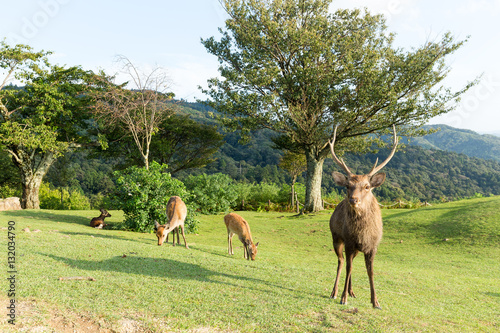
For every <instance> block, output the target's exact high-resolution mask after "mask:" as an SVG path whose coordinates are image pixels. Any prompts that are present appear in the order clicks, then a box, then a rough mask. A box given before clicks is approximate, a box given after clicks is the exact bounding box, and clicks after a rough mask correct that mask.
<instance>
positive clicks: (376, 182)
mask: <svg viewBox="0 0 500 333" xmlns="http://www.w3.org/2000/svg"><path fill="white" fill-rule="evenodd" d="M384 181H385V173H383V172H381V173H377V174H375V175H373V176H372V178H370V186H371V187H379V186H380V185H382V184H383V183H384Z"/></svg>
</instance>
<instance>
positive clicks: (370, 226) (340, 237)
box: [328, 126, 398, 309]
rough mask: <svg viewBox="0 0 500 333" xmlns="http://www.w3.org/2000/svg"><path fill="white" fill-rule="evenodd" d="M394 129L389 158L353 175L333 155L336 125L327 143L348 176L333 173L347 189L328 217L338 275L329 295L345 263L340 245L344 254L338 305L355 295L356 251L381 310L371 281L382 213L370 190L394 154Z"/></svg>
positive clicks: (379, 181)
mask: <svg viewBox="0 0 500 333" xmlns="http://www.w3.org/2000/svg"><path fill="white" fill-rule="evenodd" d="M393 129H394V143H393V148H392V151H391V153H390V154H389V157H387V159H386V160H385V161H384V162H383V163H382V164H380V165H379V166H377V162H378V159H377V160H376V161H375V165H374V166H373V168H372V169H371V170H370V172H369V173H368V174H366V175H355V174H353V173H352V172H351V171H350V170H349V168H348V167H347V165H346V164H345V163H344V161H343V160H342V159H339V158H338V157H337V156H336V155H335V151H334V148H333V147H334V144H335V137H336V135H337V127H335V131H334V134H333V141H332V142H330V141H329V142H328V143H329V144H330V149H331V152H332V156H333V159H334V160H335V162H337V164H338V165H339V166H340V167H341V168H342V169H343V170H344V171H345V172H346V173H347V177H346V176H344V175H343V174H341V173H339V172H334V173H333V179H334V180H335V183H337V185H339V186H344V187H346V189H347V197H346V198H345V199H344V200H343V201H342V202H341V203H340V204H339V205H338V206H337V208H335V211H334V212H333V214H332V217H331V218H330V230H331V232H332V238H333V247H334V250H335V253H336V254H337V257H338V266H337V277H336V278H335V284H334V286H333V290H332V294H331V296H330V297H331V298H336V297H337V292H338V283H339V277H340V273H341V271H342V265H343V263H344V256H343V253H342V251H343V248H344V247H345V254H346V259H347V262H346V271H347V273H346V279H345V285H344V291H343V293H342V298H341V300H340V304H346V303H347V294H349V296H351V297H356V296H355V295H354V292H353V291H352V281H351V271H352V261H353V259H354V257H356V255H357V254H358V252H359V251H361V252H363V253H364V255H365V264H366V270H367V273H368V279H369V281H370V293H371V303H372V304H373V307H374V308H378V309H380V304H379V303H378V300H377V295H376V294H375V288H374V284H373V259H374V258H375V254H376V253H377V247H378V245H379V243H380V240H381V239H382V215H381V213H380V208H379V206H378V202H377V199H376V198H375V196H374V195H373V193H372V189H373V188H375V187H378V186H380V185H382V183H383V182H384V180H385V173H379V174H377V172H378V171H380V169H382V168H383V167H384V166H385V165H386V164H387V163H388V162H389V161H390V160H391V158H392V156H394V153H395V151H396V147H397V144H398V139H397V136H396V127H395V126H393Z"/></svg>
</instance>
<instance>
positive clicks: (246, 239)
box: [224, 213, 259, 260]
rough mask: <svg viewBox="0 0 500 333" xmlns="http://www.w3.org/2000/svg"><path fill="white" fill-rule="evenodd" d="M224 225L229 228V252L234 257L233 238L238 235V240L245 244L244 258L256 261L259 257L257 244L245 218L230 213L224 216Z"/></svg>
mask: <svg viewBox="0 0 500 333" xmlns="http://www.w3.org/2000/svg"><path fill="white" fill-rule="evenodd" d="M224 223H225V224H226V228H227V252H228V253H229V254H230V255H233V254H234V252H233V236H234V235H235V234H236V235H238V238H239V239H240V241H241V242H242V243H243V251H244V252H243V256H244V257H245V259H247V260H249V259H252V260H255V256H256V255H257V246H259V243H258V242H257V244H254V243H253V240H252V233H251V232H250V226H249V225H248V222H247V221H245V219H244V218H243V217H241V216H240V215H238V214H236V213H230V214H227V215H226V216H224Z"/></svg>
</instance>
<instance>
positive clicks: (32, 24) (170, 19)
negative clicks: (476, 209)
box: [0, 0, 500, 133]
mask: <svg viewBox="0 0 500 333" xmlns="http://www.w3.org/2000/svg"><path fill="white" fill-rule="evenodd" d="M354 7H367V8H368V10H369V11H371V12H373V13H382V14H384V15H385V16H386V17H387V22H388V26H389V30H390V31H392V32H395V33H396V34H397V38H396V43H397V45H398V46H401V47H406V48H410V47H412V46H413V47H417V46H420V45H422V44H423V43H424V42H425V41H427V40H429V39H430V40H433V39H436V38H439V36H440V35H442V34H443V33H445V32H447V31H451V32H452V33H453V34H454V35H455V36H456V37H457V38H458V39H465V38H466V37H467V36H470V37H469V41H468V42H467V43H466V44H465V46H463V47H462V48H461V49H460V50H459V51H458V52H456V53H455V54H454V55H453V56H452V57H450V59H449V61H448V65H449V66H450V68H451V71H450V74H449V77H448V78H447V81H446V85H447V86H450V87H453V88H457V89H458V88H460V87H461V86H463V85H465V84H466V82H467V81H468V80H473V79H474V78H475V77H477V76H479V75H482V80H481V83H480V84H478V85H477V86H476V87H474V88H472V89H471V91H470V92H468V93H467V95H465V96H464V97H463V99H462V102H461V103H460V105H458V107H457V110H456V111H454V112H452V113H449V114H447V115H445V116H442V117H440V118H438V119H433V120H432V121H431V123H444V124H448V125H451V126H454V127H458V128H467V129H472V130H475V131H478V132H480V133H493V132H497V133H500V125H499V124H500V110H499V109H500V62H499V61H498V55H499V54H500V23H499V22H500V0H475V1H473V0H457V1H451V0H444V1H427V0H419V1H417V0H339V1H333V6H332V10H334V9H335V8H354ZM224 20H225V13H224V11H223V10H222V9H221V8H220V5H219V2H218V0H182V1H178V0H176V1H158V0H157V1H155V0H142V1H130V0H122V1H109V0H108V1H106V0H99V1H97V0H86V1H83V0H21V1H9V2H5V3H4V4H2V11H1V12H0V38H1V37H6V38H7V42H9V43H11V44H14V43H25V44H29V45H30V46H32V47H33V48H35V49H36V50H40V49H44V50H50V51H53V52H54V55H53V56H52V61H53V62H56V63H59V64H66V65H69V66H72V65H81V66H82V67H84V68H85V69H92V70H97V69H104V70H106V71H107V72H109V73H115V72H116V71H117V70H118V69H117V66H116V64H115V63H114V59H115V56H116V55H124V56H127V57H128V58H129V59H131V61H132V62H134V63H135V64H138V65H139V66H141V67H142V68H145V69H146V70H147V69H148V68H152V67H154V66H161V67H163V68H165V69H166V70H167V72H168V74H169V76H170V78H171V80H172V82H173V85H172V91H173V92H174V93H175V94H176V97H177V98H184V99H187V100H189V101H192V100H194V99H195V98H202V99H203V98H204V96H203V94H202V93H201V92H200V90H199V89H198V86H205V85H206V81H207V79H209V78H210V77H214V76H217V75H218V72H217V67H218V62H217V60H216V59H215V57H213V56H212V55H210V54H208V53H207V52H206V50H205V49H204V47H203V46H202V45H201V43H200V38H207V37H210V36H218V30H217V29H218V27H223V26H224Z"/></svg>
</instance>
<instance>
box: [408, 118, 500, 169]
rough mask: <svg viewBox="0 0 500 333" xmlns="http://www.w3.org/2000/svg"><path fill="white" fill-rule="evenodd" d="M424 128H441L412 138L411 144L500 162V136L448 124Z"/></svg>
mask: <svg viewBox="0 0 500 333" xmlns="http://www.w3.org/2000/svg"><path fill="white" fill-rule="evenodd" d="M424 128H425V129H431V128H432V129H436V128H440V130H439V131H438V132H436V133H433V134H429V135H426V136H424V137H420V138H412V139H411V141H410V144H412V145H418V146H421V147H423V148H427V149H430V148H432V149H438V150H446V151H452V152H456V153H462V154H465V155H467V156H470V157H479V158H482V159H485V160H495V161H498V162H500V137H498V136H495V135H491V134H479V133H476V132H474V131H471V130H466V129H459V128H454V127H451V126H447V125H427V126H424ZM405 141H406V140H405Z"/></svg>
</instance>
